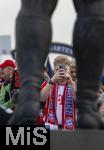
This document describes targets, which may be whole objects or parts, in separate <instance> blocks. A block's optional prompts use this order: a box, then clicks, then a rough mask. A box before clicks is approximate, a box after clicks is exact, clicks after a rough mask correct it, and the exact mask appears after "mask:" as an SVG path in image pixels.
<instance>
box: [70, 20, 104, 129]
mask: <svg viewBox="0 0 104 150" xmlns="http://www.w3.org/2000/svg"><path fill="white" fill-rule="evenodd" d="M73 42H74V54H75V57H76V62H77V78H78V88H77V89H78V91H77V108H78V114H77V117H78V120H77V127H78V128H92V129H95V128H100V127H101V123H102V122H101V118H100V116H99V113H98V107H97V101H98V94H97V93H98V90H99V83H100V76H101V73H102V69H103V67H104V49H103V48H104V21H102V20H96V19H95V20H94V19H91V18H90V19H87V18H83V19H78V20H77V21H76V24H75V29H74V41H73Z"/></svg>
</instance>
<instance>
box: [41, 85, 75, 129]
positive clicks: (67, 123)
mask: <svg viewBox="0 0 104 150" xmlns="http://www.w3.org/2000/svg"><path fill="white" fill-rule="evenodd" d="M57 98H58V83H54V86H53V89H52V90H51V92H50V96H49V98H48V100H47V101H46V105H45V109H44V121H45V123H48V124H49V125H50V126H51V125H55V126H56V127H57V128H58V121H57V117H56V108H57ZM75 118H76V115H75V101H74V99H73V94H72V88H71V86H70V85H69V84H66V85H65V88H64V92H63V96H62V129H66V130H74V129H75V120H76V119H75Z"/></svg>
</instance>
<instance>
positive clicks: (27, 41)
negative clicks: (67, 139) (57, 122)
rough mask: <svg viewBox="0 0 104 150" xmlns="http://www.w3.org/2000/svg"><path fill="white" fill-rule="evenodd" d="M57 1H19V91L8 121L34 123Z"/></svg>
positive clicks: (17, 26) (17, 30)
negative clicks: (51, 21)
mask: <svg viewBox="0 0 104 150" xmlns="http://www.w3.org/2000/svg"><path fill="white" fill-rule="evenodd" d="M56 3H57V0H50V1H49V0H22V7H21V10H20V12H19V15H18V17H17V20H16V51H17V63H18V69H19V72H20V79H21V90H20V93H19V97H18V102H17V103H18V104H17V107H16V111H15V113H14V116H13V117H12V118H11V120H10V121H9V123H10V124H26V123H27V124H29V123H30V124H32V123H33V124H35V123H36V121H37V116H38V112H39V107H40V85H41V72H42V69H43V65H44V62H45V59H46V56H47V54H48V52H49V47H50V44H51V23H50V19H51V15H52V13H53V11H54V9H55V7H56Z"/></svg>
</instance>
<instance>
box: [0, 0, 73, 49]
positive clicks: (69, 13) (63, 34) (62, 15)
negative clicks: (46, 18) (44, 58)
mask: <svg viewBox="0 0 104 150" xmlns="http://www.w3.org/2000/svg"><path fill="white" fill-rule="evenodd" d="M19 8H20V0H0V35H8V34H9V35H11V37H12V48H14V46H15V18H16V15H17V13H18V10H19ZM75 17H76V16H75V11H74V8H73V4H72V0H59V3H58V6H57V9H56V11H55V13H54V15H53V18H52V24H53V39H52V41H55V42H62V43H66V44H71V42H72V31H73V25H74V20H75Z"/></svg>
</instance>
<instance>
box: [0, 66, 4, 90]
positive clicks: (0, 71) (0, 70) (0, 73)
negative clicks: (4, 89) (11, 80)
mask: <svg viewBox="0 0 104 150" xmlns="http://www.w3.org/2000/svg"><path fill="white" fill-rule="evenodd" d="M3 83H4V79H3V77H2V68H1V65H0V89H1V86H2V84H3Z"/></svg>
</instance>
